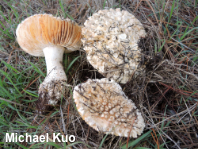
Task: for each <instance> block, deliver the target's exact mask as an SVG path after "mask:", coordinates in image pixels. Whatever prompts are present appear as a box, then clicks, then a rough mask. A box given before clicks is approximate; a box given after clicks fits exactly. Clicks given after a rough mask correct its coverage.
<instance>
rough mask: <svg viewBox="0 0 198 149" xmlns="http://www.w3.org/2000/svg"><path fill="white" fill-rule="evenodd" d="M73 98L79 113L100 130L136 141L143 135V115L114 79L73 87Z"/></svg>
mask: <svg viewBox="0 0 198 149" xmlns="http://www.w3.org/2000/svg"><path fill="white" fill-rule="evenodd" d="M73 98H74V101H75V103H76V107H77V109H78V112H79V114H80V115H81V116H82V118H83V119H84V120H85V121H86V122H87V123H88V124H89V125H90V126H91V127H93V128H94V129H95V130H97V131H102V132H104V133H110V134H114V135H116V136H124V137H128V136H129V137H134V138H136V137H137V135H140V134H141V133H142V132H143V129H144V127H145V123H144V119H143V117H142V115H141V113H140V112H139V110H138V109H137V108H136V106H135V104H134V103H133V102H132V101H131V100H130V99H128V97H127V96H126V95H125V94H124V92H123V91H122V89H121V87H120V85H119V84H117V83H116V82H115V81H113V80H111V81H109V80H108V79H106V78H105V79H101V80H98V79H95V80H90V79H89V80H88V81H87V82H86V83H82V84H80V85H78V86H76V87H75V88H74V92H73Z"/></svg>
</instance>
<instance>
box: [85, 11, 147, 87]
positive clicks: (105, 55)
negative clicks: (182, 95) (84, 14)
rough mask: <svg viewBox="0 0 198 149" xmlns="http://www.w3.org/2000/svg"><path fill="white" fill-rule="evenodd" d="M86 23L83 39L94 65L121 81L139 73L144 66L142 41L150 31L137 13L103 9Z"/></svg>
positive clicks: (89, 59)
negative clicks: (140, 65)
mask: <svg viewBox="0 0 198 149" xmlns="http://www.w3.org/2000/svg"><path fill="white" fill-rule="evenodd" d="M84 25H85V27H84V28H83V29H82V35H83V38H82V42H83V45H84V50H85V51H86V53H87V60H88V61H89V62H90V64H91V65H92V66H93V67H94V68H96V69H97V70H98V71H99V72H100V73H101V74H103V75H104V76H105V77H107V78H113V79H114V80H115V81H116V82H119V83H126V82H128V81H129V80H130V79H131V78H132V76H133V74H135V75H138V74H139V72H138V71H137V70H138V69H139V71H141V70H142V68H139V64H140V61H141V49H140V48H139V47H138V42H139V40H140V38H141V37H145V36H146V32H145V30H144V28H143V26H142V24H141V23H140V21H139V20H138V19H136V18H135V16H134V15H132V14H130V13H129V12H127V11H120V9H115V10H114V9H110V10H100V11H98V13H95V14H93V16H91V17H89V18H88V20H87V21H86V22H85V24H84ZM135 72H137V73H135Z"/></svg>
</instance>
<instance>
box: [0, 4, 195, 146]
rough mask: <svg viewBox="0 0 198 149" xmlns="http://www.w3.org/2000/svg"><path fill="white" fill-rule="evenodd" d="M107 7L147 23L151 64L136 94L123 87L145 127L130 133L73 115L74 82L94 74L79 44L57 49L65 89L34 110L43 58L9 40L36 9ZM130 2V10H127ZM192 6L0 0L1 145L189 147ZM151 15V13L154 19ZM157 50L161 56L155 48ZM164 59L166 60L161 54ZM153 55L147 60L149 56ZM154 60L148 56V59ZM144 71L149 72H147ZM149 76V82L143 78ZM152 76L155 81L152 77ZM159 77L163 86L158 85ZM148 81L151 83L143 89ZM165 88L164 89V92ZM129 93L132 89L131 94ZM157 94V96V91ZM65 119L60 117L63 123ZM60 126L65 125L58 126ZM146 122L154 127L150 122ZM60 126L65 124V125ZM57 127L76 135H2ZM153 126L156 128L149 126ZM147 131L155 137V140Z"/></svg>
mask: <svg viewBox="0 0 198 149" xmlns="http://www.w3.org/2000/svg"><path fill="white" fill-rule="evenodd" d="M106 7H111V8H122V9H123V10H125V9H127V10H129V11H130V12H133V13H134V15H135V16H137V18H138V19H140V21H141V22H143V25H144V27H145V28H147V30H148V33H149V34H148V38H147V39H146V40H145V41H144V42H145V46H144V48H145V49H144V50H145V51H146V52H147V53H149V54H148V55H147V57H150V61H149V64H150V66H152V70H148V71H147V76H146V78H145V84H146V85H145V84H144V85H142V84H141V85H139V88H135V87H134V86H133V88H135V89H136V90H140V88H141V86H143V87H144V88H145V89H144V91H143V92H142V93H143V95H144V98H143V99H139V98H138V97H139V95H138V94H135V93H134V92H135V91H134V90H132V89H131V90H130V89H129V88H127V85H128V86H130V85H131V84H132V85H137V84H138V83H137V82H136V81H135V80H134V82H133V81H132V82H130V83H131V84H127V85H123V88H125V89H126V92H127V89H128V90H130V92H129V93H126V94H127V95H128V96H130V97H131V98H132V100H134V101H136V103H137V104H139V106H138V108H139V107H141V108H142V109H141V112H144V113H143V116H144V120H145V122H146V124H147V125H146V128H145V130H144V132H143V134H142V135H141V136H139V137H138V138H137V139H133V138H129V140H127V138H124V137H115V136H113V135H110V134H109V135H104V134H103V133H98V132H96V131H95V130H94V129H92V128H90V127H88V125H87V124H85V122H84V121H83V120H82V119H81V118H80V116H79V115H78V112H77V109H76V107H75V104H74V102H73V100H72V91H73V88H74V86H75V85H77V84H78V83H79V82H83V81H85V79H82V78H86V77H87V78H95V74H94V71H93V70H92V71H90V72H91V73H90V72H89V71H88V70H87V69H93V68H92V67H91V66H90V65H89V64H88V63H87V60H86V57H85V56H86V55H85V53H84V52H74V53H71V54H65V55H64V62H63V64H64V70H65V72H66V74H67V77H68V82H69V84H70V87H69V88H70V96H69V97H68V98H63V99H62V102H61V105H62V106H61V107H62V109H61V110H62V114H61V110H60V107H56V108H55V109H54V111H51V112H50V113H48V114H47V115H38V114H37V113H36V112H35V110H36V108H35V103H34V102H35V101H36V100H37V99H38V87H39V85H40V84H41V83H42V81H43V80H44V78H45V76H46V66H45V60H44V58H42V57H39V58H38V57H33V56H30V55H29V54H26V53H25V52H23V51H21V50H20V47H19V45H18V43H17V41H16V35H15V30H16V28H17V25H18V24H19V23H20V22H21V21H22V20H24V19H25V18H26V17H28V16H31V15H33V14H36V13H51V14H53V15H54V16H60V17H63V18H67V17H68V18H70V19H72V20H74V21H76V22H77V23H79V24H80V25H83V23H84V22H85V20H86V19H87V18H88V16H90V15H92V14H93V13H94V12H95V11H98V10H100V9H104V8H106ZM135 9H136V11H134V10H135ZM197 12H198V7H197V1H196V0H195V1H188V0H183V1H179V0H171V1H169V3H168V2H167V1H165V0H153V1H144V2H141V3H139V1H136V2H135V1H134V2H133V3H131V2H130V1H125V2H122V1H114V3H112V4H111V1H109V0H102V1H101V3H100V2H99V1H98V2H96V1H89V3H86V2H85V1H82V2H78V3H76V1H70V2H65V1H64V0H51V1H47V0H42V1H31V0H22V1H14V0H10V1H6V0H3V1H2V2H0V76H1V79H0V148H18V147H21V148H35V149H36V148H49V147H54V148H66V147H69V146H73V147H75V148H80V147H81V148H85V147H87V148H101V149H102V148H123V149H125V148H127V146H128V148H131V149H132V148H134V149H150V148H156V149H158V148H160V149H164V148H173V146H174V147H175V146H177V147H178V146H179V147H180V148H189V149H190V148H193V147H196V146H193V145H195V144H196V143H197V141H196V134H195V131H196V130H197V115H198V114H197V113H198V107H197V105H196V104H197V103H198V100H197V90H198V87H197V82H198V80H197V78H196V76H197V75H198V48H197V47H198V27H197V24H198V16H197ZM156 18H157V20H156ZM158 54H159V55H162V57H160V62H159V63H158V62H157V60H156V57H155V56H156V55H158ZM166 60H167V62H166ZM153 61H154V62H153ZM152 62H153V63H152ZM147 78H150V80H147ZM149 81H150V82H149ZM151 81H153V82H154V83H151ZM160 83H163V84H165V85H167V86H164V85H162V84H160ZM150 88H151V89H150ZM166 91H167V92H166ZM133 95H134V96H133ZM161 98H162V99H161ZM63 123H65V125H63ZM63 126H65V128H63ZM151 128H153V129H151ZM65 131H66V132H65ZM7 132H10V133H11V132H14V133H19V134H25V133H26V132H28V133H29V134H32V135H35V134H39V135H41V134H45V133H48V132H49V133H52V132H56V133H61V134H66V133H67V134H70V135H75V136H76V142H75V143H59V142H44V143H30V142H28V143H20V142H17V143H6V142H5V134H6V133H7ZM155 133H156V134H155ZM154 139H157V140H156V141H155V140H154Z"/></svg>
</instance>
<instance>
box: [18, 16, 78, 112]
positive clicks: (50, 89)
mask: <svg viewBox="0 0 198 149" xmlns="http://www.w3.org/2000/svg"><path fill="white" fill-rule="evenodd" d="M16 35H17V41H18V43H19V45H20V47H21V48H22V49H23V50H24V51H25V52H27V53H29V54H31V55H33V56H45V61H46V66H47V77H46V78H45V80H44V81H43V83H42V84H41V85H40V87H39V92H38V93H39V99H38V101H37V103H36V104H37V108H38V110H39V111H40V112H42V111H44V110H46V106H47V105H56V104H57V102H58V101H59V100H60V99H61V96H62V95H63V96H64V95H65V94H66V87H65V85H64V83H65V82H66V81H67V77H66V74H65V72H64V70H63V66H62V61H63V53H64V52H66V53H69V52H72V51H75V50H78V49H79V48H80V46H81V41H80V40H81V27H79V26H78V25H77V24H76V23H74V22H72V21H70V20H69V19H66V20H62V19H60V18H56V17H53V16H52V15H48V14H36V15H34V16H31V17H28V18H27V19H25V20H24V21H23V22H22V23H21V24H19V25H18V27H17V30H16Z"/></svg>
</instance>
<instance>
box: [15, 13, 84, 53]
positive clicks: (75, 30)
mask: <svg viewBox="0 0 198 149" xmlns="http://www.w3.org/2000/svg"><path fill="white" fill-rule="evenodd" d="M16 35H17V41H18V43H19V45H20V46H21V48H22V49H23V50H24V51H26V52H27V53H29V54H31V55H34V56H44V53H43V49H44V48H46V47H49V46H62V47H66V48H67V49H66V50H65V52H67V53H69V52H72V51H75V50H78V49H79V48H80V46H81V27H80V26H78V25H77V24H76V23H74V22H72V21H70V20H69V19H66V20H62V19H60V18H56V17H53V16H52V15H49V14H36V15H34V16H31V17H28V18H27V19H25V20H24V21H23V22H22V23H21V24H19V25H18V27H17V30H16Z"/></svg>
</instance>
